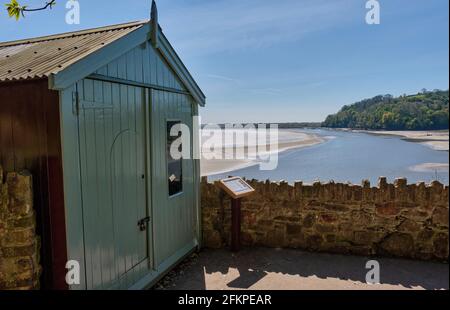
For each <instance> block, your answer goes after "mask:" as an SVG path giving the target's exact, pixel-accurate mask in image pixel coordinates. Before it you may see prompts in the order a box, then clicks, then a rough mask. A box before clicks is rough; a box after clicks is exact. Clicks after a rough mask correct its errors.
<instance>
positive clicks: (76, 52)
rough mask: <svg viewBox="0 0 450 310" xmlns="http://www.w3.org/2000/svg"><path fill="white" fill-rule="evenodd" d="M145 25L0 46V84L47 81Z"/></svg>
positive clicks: (102, 29) (122, 25)
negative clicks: (15, 81) (20, 81)
mask: <svg viewBox="0 0 450 310" xmlns="http://www.w3.org/2000/svg"><path fill="white" fill-rule="evenodd" d="M146 23H148V21H139V22H132V23H126V24H120V25H114V26H108V27H102V28H95V29H89V30H82V31H76V32H70V33H63V34H58V35H51V36H46V37H39V38H34V39H26V40H19V41H12V42H5V43H0V81H14V80H24V79H34V78H42V77H48V76H49V75H50V74H52V73H53V74H55V73H58V72H59V71H62V70H64V69H65V68H67V67H68V66H70V65H71V64H73V63H75V62H77V61H78V60H80V59H82V58H84V57H86V56H87V55H89V54H91V53H93V52H95V51H97V50H99V49H101V48H102V47H104V46H105V45H108V44H110V43H112V42H114V41H116V40H117V39H119V38H121V37H123V36H125V35H127V34H129V33H131V32H133V31H135V30H136V29H139V28H141V27H142V26H143V25H144V24H146Z"/></svg>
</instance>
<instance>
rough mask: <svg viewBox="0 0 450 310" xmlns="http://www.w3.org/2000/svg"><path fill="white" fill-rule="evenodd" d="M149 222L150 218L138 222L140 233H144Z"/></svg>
mask: <svg viewBox="0 0 450 310" xmlns="http://www.w3.org/2000/svg"><path fill="white" fill-rule="evenodd" d="M149 222H150V217H149V216H147V217H144V218H143V219H142V220H139V222H138V226H139V230H140V231H146V230H147V226H148V223H149Z"/></svg>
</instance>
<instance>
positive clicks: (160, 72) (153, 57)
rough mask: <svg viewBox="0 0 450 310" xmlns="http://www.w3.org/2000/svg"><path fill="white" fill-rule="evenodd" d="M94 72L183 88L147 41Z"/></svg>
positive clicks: (178, 88) (181, 89)
mask: <svg viewBox="0 0 450 310" xmlns="http://www.w3.org/2000/svg"><path fill="white" fill-rule="evenodd" d="M95 73H96V74H99V75H104V76H107V77H112V78H120V79H124V80H128V81H132V82H139V83H146V84H152V85H157V86H162V87H169V88H173V89H177V90H180V91H184V90H185V88H184V87H183V85H182V84H181V82H180V80H179V79H178V78H177V76H176V75H175V74H174V73H173V72H172V70H171V69H170V67H169V66H168V65H167V64H166V62H165V61H164V59H163V58H162V57H161V56H160V55H159V54H158V53H157V52H156V51H155V50H154V49H153V48H152V46H151V44H150V43H148V42H147V43H144V45H143V46H140V47H136V48H134V49H132V50H131V51H129V52H128V53H126V54H125V55H123V56H121V57H120V58H118V59H116V60H114V61H112V62H111V63H109V64H108V65H107V66H104V67H103V68H100V69H99V70H97V71H96V72H95Z"/></svg>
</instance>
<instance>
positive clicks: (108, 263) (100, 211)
mask: <svg viewBox="0 0 450 310" xmlns="http://www.w3.org/2000/svg"><path fill="white" fill-rule="evenodd" d="M95 73H96V77H95V78H96V80H93V79H84V80H82V81H79V82H78V83H77V84H76V85H73V86H71V87H69V88H67V89H65V90H64V91H61V95H60V105H61V122H62V148H63V150H62V151H63V168H64V189H65V210H66V226H67V227H66V228H67V244H68V258H69V260H77V261H78V262H79V263H80V267H81V285H74V286H72V287H71V289H92V288H103V289H108V288H122V289H123V288H142V287H145V286H146V285H148V284H149V283H152V282H153V281H154V280H155V279H157V278H158V277H159V276H161V275H162V274H163V273H164V272H166V271H167V270H168V268H169V267H171V266H172V265H173V264H174V263H176V262H177V261H178V260H179V259H181V258H182V257H184V256H185V255H186V254H188V253H189V252H190V251H191V250H192V249H194V248H195V247H196V246H197V245H198V244H199V231H200V230H199V229H198V225H199V224H198V223H199V221H198V214H199V210H198V201H199V163H198V160H183V192H182V193H181V194H179V195H176V196H174V197H171V198H169V197H168V188H167V187H168V186H167V178H168V176H167V163H166V121H167V120H180V121H182V122H183V123H184V124H186V125H188V126H189V127H190V128H191V138H192V134H193V122H192V116H193V115H196V114H197V106H196V103H194V102H193V100H192V98H191V96H190V95H188V94H186V93H184V91H185V89H184V87H183V86H182V85H181V83H180V81H179V79H178V78H177V77H176V76H175V74H174V73H173V71H172V70H171V69H170V67H169V66H168V65H167V64H166V62H165V61H164V60H163V59H162V57H161V56H160V55H159V53H158V52H157V51H156V50H155V49H153V47H151V45H150V44H148V43H146V44H144V45H141V46H138V47H136V48H134V49H133V50H131V51H130V52H128V53H126V54H124V55H123V56H121V57H119V58H118V59H116V60H114V61H112V62H111V63H109V64H108V65H107V66H104V67H103V68H100V69H98V70H96V72H95ZM99 76H105V77H108V78H116V79H123V80H127V81H132V82H139V83H144V84H152V85H156V86H160V87H164V88H170V89H174V90H178V91H180V92H170V91H167V90H164V91H163V90H156V89H152V88H150V87H144V86H130V85H128V86H126V85H120V84H119V83H112V82H111V81H106V80H105V81H99V80H97V79H98V77H99ZM120 90H122V92H125V91H126V92H127V94H128V93H132V94H133V96H132V98H131V99H130V97H128V96H127V97H126V98H122V99H121V98H120V96H121V95H120V94H121V92H120ZM75 92H77V93H78V97H79V100H78V101H79V102H78V103H79V104H80V101H83V100H85V101H86V102H88V103H92V106H93V107H94V108H91V109H87V110H83V109H80V112H78V114H79V115H77V113H76V110H77V108H76V102H75V100H74V99H75V97H74V94H75ZM110 103H113V104H112V106H113V107H103V106H101V105H105V106H108V105H110ZM130 104H132V105H133V106H134V107H135V108H134V109H135V110H133V113H134V115H137V114H138V113H144V114H145V115H144V116H143V119H144V126H145V129H144V130H145V133H143V134H144V136H145V143H143V145H142V146H141V147H142V150H144V149H145V150H146V151H147V153H146V157H145V174H146V188H145V193H143V194H142V195H144V196H145V197H138V199H134V200H133V199H131V201H135V200H136V201H141V203H142V202H143V201H145V202H144V203H146V210H147V213H148V215H149V216H150V217H151V222H150V226H149V229H148V230H147V237H148V250H149V252H148V254H149V257H148V260H146V261H143V262H141V263H140V264H139V265H138V266H136V269H133V271H132V272H129V273H128V274H126V275H125V276H121V271H120V267H117V264H118V263H117V261H120V260H124V262H125V264H126V262H127V258H124V257H123V256H121V254H120V253H117V250H116V251H115V250H114V249H111V248H108V247H107V246H106V247H105V242H106V243H107V242H108V240H109V241H111V242H116V241H115V240H114V238H113V237H112V236H109V235H108V234H109V233H108V230H111V228H112V225H113V224H112V223H111V214H110V212H109V211H108V208H109V205H108V202H107V201H108V197H105V196H104V194H103V196H102V194H101V193H99V194H98V195H97V194H96V191H95V190H93V189H92V190H90V192H89V195H86V194H85V193H86V188H83V186H84V187H86V186H87V184H89V182H87V181H86V180H84V179H83V178H84V177H83V173H82V171H90V170H91V169H94V168H95V167H96V165H101V164H102V162H101V158H99V157H101V154H105V153H106V151H105V150H103V151H102V150H99V151H98V152H100V154H98V153H97V151H96V154H88V156H86V155H83V154H85V153H86V149H85V148H83V147H82V148H80V145H81V143H82V142H83V141H84V142H85V143H87V142H86V141H91V140H92V139H93V138H90V137H89V134H91V135H93V137H97V138H96V139H99V140H101V141H103V140H104V141H109V140H111V138H112V137H113V136H114V135H111V134H106V132H108V130H105V127H107V126H108V125H107V124H109V123H108V122H106V121H105V120H104V118H105V115H108V113H112V115H118V116H117V117H118V118H119V119H120V118H121V117H124V116H123V115H128V116H126V117H129V115H130V114H126V113H125V114H124V112H123V109H124V107H125V106H126V107H128V106H129V105H130ZM98 105H100V107H99V106H98ZM111 109H112V110H111ZM96 111H97V112H96ZM105 111H106V114H105ZM107 111H110V112H107ZM111 111H114V112H111ZM117 111H119V112H117ZM81 112H83V113H81ZM102 113H103V114H102ZM121 115H122V116H121ZM137 116H138V115H137ZM85 117H87V118H86V120H89V119H90V118H91V120H92V121H91V122H90V123H89V124H88V125H87V126H85V124H86V123H85V121H83V125H81V126H80V124H81V121H80V120H82V119H84V118H85ZM112 117H113V116H112ZM117 117H116V118H117ZM96 118H97V121H96V122H97V124H100V123H101V124H103V128H97V127H98V126H97V127H96V122H95V121H93V120H95V119H96ZM99 122H100V123H99ZM119 122H120V120H119ZM105 124H106V125H105ZM82 127H83V128H82ZM111 127H113V126H112V125H111ZM80 129H83V130H84V131H83V132H84V133H80ZM109 129H110V130H112V129H111V128H109ZM111 133H112V132H111ZM195 134H197V133H195ZM102 139H103V140H102ZM92 141H93V142H90V143H91V144H92V145H94V144H95V142H96V140H92ZM191 141H192V139H191ZM134 147H136V145H135V146H134ZM193 147H195V146H193V145H192V144H191V148H193ZM92 149H95V147H94V146H92ZM80 152H81V155H80ZM86 162H89V163H90V164H91V166H89V167H87V168H86ZM83 165H85V169H84V170H83ZM136 167H137V166H136ZM102 169H103V170H102ZM102 169H100V170H98V171H102V175H103V176H105V175H108V173H109V172H108V171H107V168H105V167H104V166H103V168H102ZM136 173H138V172H137V170H136ZM99 180H100V182H102V178H101V177H100V178H99ZM103 181H104V180H103ZM86 182H87V183H86ZM100 190H101V186H100ZM85 200H88V201H85ZM94 201H95V202H94ZM99 204H100V205H99ZM89 206H95V208H94V207H89ZM139 210H141V209H139ZM139 212H141V211H136V212H135V215H136V216H137V217H141V216H143V214H142V215H141V214H139ZM90 213H92V214H90ZM122 216H123V217H124V220H126V218H127V216H128V215H127V214H126V213H124V214H122ZM87 219H90V220H87ZM136 219H137V218H136ZM136 219H134V218H133V219H131V220H133V221H135V220H136ZM96 223H98V225H99V227H97V228H95V230H94V231H91V232H89V230H90V229H91V230H92V228H93V227H95V224H96ZM129 235H130V238H132V239H131V240H122V241H120V242H121V243H124V244H126V243H127V242H129V243H130V244H131V245H130V246H131V247H132V246H133V244H136V243H139V242H142V241H139V240H134V239H135V237H133V233H130V234H129ZM96 244H98V245H99V246H96ZM119 252H120V251H119ZM137 256H138V253H137V254H136V257H137ZM86 275H87V276H86Z"/></svg>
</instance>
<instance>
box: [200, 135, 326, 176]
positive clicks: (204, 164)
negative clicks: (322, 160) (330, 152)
mask: <svg viewBox="0 0 450 310" xmlns="http://www.w3.org/2000/svg"><path fill="white" fill-rule="evenodd" d="M278 135H279V137H278V141H279V142H278V144H277V145H270V144H269V143H267V144H266V145H265V148H266V149H267V150H274V149H275V150H276V152H278V153H281V152H284V151H286V150H290V149H296V148H303V147H308V146H313V145H316V144H320V143H322V142H324V141H325V140H324V139H323V138H321V137H319V136H317V135H314V134H310V133H304V132H299V131H293V130H279V132H278ZM244 149H245V151H246V152H245V153H247V154H248V155H251V156H249V157H252V155H255V154H254V153H251V152H250V151H248V150H247V149H246V147H245V146H238V147H233V146H225V147H224V148H222V149H218V150H215V152H214V154H215V155H216V156H218V157H221V158H224V157H225V156H224V155H225V154H234V152H238V151H243V150H244ZM247 151H248V152H247ZM211 153H212V152H211V151H210V150H207V149H205V148H203V149H202V154H203V157H202V160H201V165H200V166H201V174H202V175H203V176H209V175H214V174H221V173H226V172H229V171H234V170H238V169H242V168H246V167H250V166H253V165H257V164H258V163H259V162H260V161H258V159H256V160H251V159H210V160H207V159H204V155H205V154H208V155H211Z"/></svg>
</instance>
